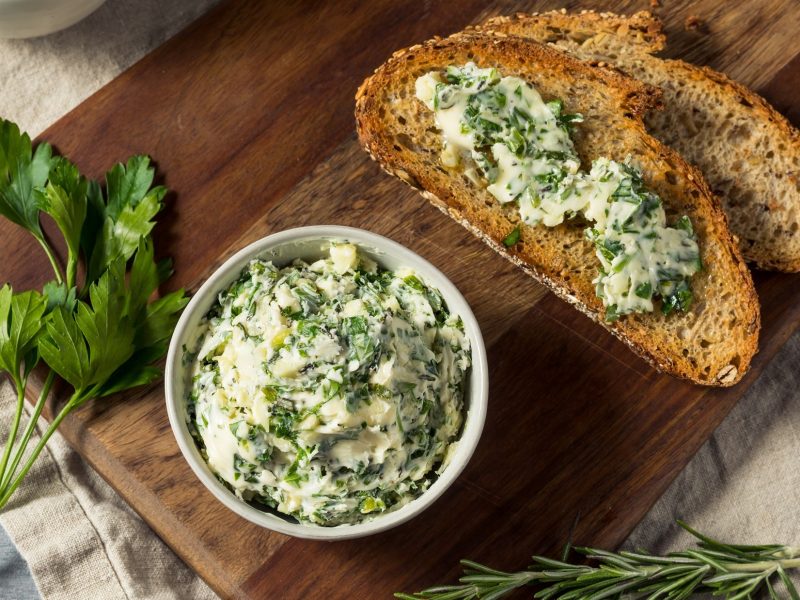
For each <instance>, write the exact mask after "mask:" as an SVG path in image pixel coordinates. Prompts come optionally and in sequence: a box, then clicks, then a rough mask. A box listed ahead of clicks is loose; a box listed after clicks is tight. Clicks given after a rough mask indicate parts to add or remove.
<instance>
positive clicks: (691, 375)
mask: <svg viewBox="0 0 800 600" xmlns="http://www.w3.org/2000/svg"><path fill="white" fill-rule="evenodd" d="M469 61H474V62H475V63H476V64H478V66H480V67H496V68H497V69H498V70H499V71H500V73H501V74H502V75H514V76H518V77H521V78H523V79H525V80H526V81H528V82H529V83H531V84H532V85H533V86H534V87H535V88H536V89H537V90H538V91H539V92H540V93H541V95H542V97H543V98H544V99H545V100H550V99H554V98H558V99H561V100H563V102H564V106H565V110H566V111H567V112H570V113H572V112H577V113H581V114H583V115H584V118H585V121H584V123H582V124H581V125H580V126H578V127H576V131H575V132H574V135H573V139H574V141H575V145H576V149H577V151H578V154H579V155H580V157H581V160H582V161H583V164H584V166H586V165H588V164H590V163H591V161H592V160H593V159H595V158H598V157H608V158H611V159H614V160H618V161H622V160H624V159H625V158H626V156H628V155H630V156H632V157H633V158H634V160H635V161H636V163H638V165H639V166H640V167H641V169H642V173H643V179H644V181H645V183H646V184H647V186H648V187H649V188H650V189H652V190H653V191H655V192H656V193H658V194H659V195H660V197H661V198H662V200H663V202H664V206H665V209H666V211H667V215H668V220H669V222H671V223H672V222H674V221H675V219H677V218H679V217H680V216H681V215H684V214H686V215H688V216H689V217H690V218H691V220H692V223H693V224H694V227H695V231H696V233H697V238H698V243H699V245H700V250H701V256H702V260H703V264H704V265H705V268H704V270H703V271H702V272H700V273H698V274H696V275H695V276H694V277H693V278H692V288H693V291H694V295H695V302H694V304H693V305H692V307H691V309H690V310H689V311H688V312H686V313H673V314H670V315H668V316H664V315H663V314H661V313H660V311H658V310H656V311H655V312H653V313H639V314H630V315H626V316H625V317H623V318H620V319H619V320H618V321H616V322H615V323H606V322H605V321H604V319H603V314H604V309H603V306H602V303H601V302H600V300H599V299H598V298H597V297H596V296H595V291H594V286H593V284H592V280H593V279H594V277H595V276H596V275H597V272H598V266H599V261H598V260H597V258H596V257H595V254H594V248H593V246H592V244H591V243H589V242H588V241H587V240H586V238H585V236H584V233H583V230H584V228H585V224H583V223H577V222H570V223H565V224H564V225H560V226H558V227H553V228H548V227H544V226H541V225H540V226H536V227H529V226H526V225H520V227H521V232H522V234H521V241H520V242H519V243H518V244H516V245H515V246H514V247H513V248H511V249H507V248H505V246H504V245H503V244H502V240H503V238H504V237H505V236H506V235H507V234H508V233H509V232H510V231H511V230H512V229H513V228H514V227H515V226H517V225H518V224H520V219H519V215H518V212H517V209H516V207H514V206H511V205H506V206H501V205H500V204H499V203H498V202H497V201H496V200H495V199H494V198H493V197H492V196H491V195H490V194H489V193H488V192H487V191H486V189H485V188H483V187H481V186H478V185H476V184H474V183H473V182H472V181H471V180H470V179H469V178H468V177H467V176H466V175H464V173H463V172H460V171H453V170H448V169H445V168H444V167H443V166H442V164H441V161H440V152H441V149H442V137H441V134H440V132H439V131H438V129H437V127H436V125H435V122H434V118H433V114H432V113H431V111H429V110H428V109H427V107H425V106H424V105H423V103H422V102H420V101H419V100H418V99H417V98H416V97H415V81H416V79H417V77H419V76H421V75H423V74H425V73H427V72H430V71H432V70H443V69H444V68H446V67H447V66H448V65H463V64H465V63H467V62H469ZM658 97H659V93H658V90H657V89H656V88H652V87H649V86H646V85H644V84H641V83H638V82H636V81H634V80H631V79H629V78H626V77H623V76H621V75H617V74H615V73H611V72H609V71H605V70H602V69H594V68H592V67H591V66H589V65H587V64H586V63H583V62H581V61H578V60H575V59H573V58H570V57H569V56H567V55H564V54H562V53H560V52H557V51H555V50H552V49H550V48H548V47H546V46H542V45H540V44H536V43H532V42H530V41H526V40H523V39H519V38H514V37H498V36H489V35H478V34H471V33H462V34H456V35H454V36H452V37H450V38H448V39H444V40H438V39H437V40H432V41H430V42H427V43H425V44H422V45H419V46H414V47H412V48H408V49H406V50H401V51H399V52H397V53H395V55H394V56H393V57H392V58H391V59H390V60H389V61H387V62H386V63H385V64H384V65H382V66H381V67H379V68H378V69H377V71H376V72H375V74H374V75H373V76H372V77H370V78H369V79H367V80H366V81H365V82H364V83H363V84H362V86H361V88H360V89H359V91H358V94H357V96H356V121H357V128H358V134H359V138H360V139H361V142H362V143H363V145H364V146H365V148H366V149H367V151H368V152H369V153H370V155H371V156H372V157H373V158H374V159H375V160H376V161H377V162H378V163H379V164H380V165H381V166H382V167H383V168H384V169H385V170H386V171H387V172H389V173H391V174H393V175H395V176H397V177H399V178H400V179H402V180H403V181H405V182H407V183H409V184H410V185H412V186H413V187H415V188H417V189H418V190H420V191H421V192H422V194H423V196H425V197H426V198H427V199H428V200H429V201H431V202H432V203H433V204H434V205H435V206H437V207H438V208H440V209H442V210H443V211H445V212H446V213H447V214H449V215H450V216H452V217H453V218H454V219H456V220H457V221H458V222H459V223H461V224H462V225H464V226H465V227H467V228H468V229H470V230H471V231H472V232H474V233H475V234H476V235H478V236H479V237H480V238H481V239H483V240H484V241H486V242H487V243H488V244H489V245H490V246H491V247H492V248H494V249H495V250H496V251H498V252H500V253H501V254H502V255H504V256H505V257H507V258H508V259H510V260H512V261H513V262H514V263H516V264H517V265H519V266H520V267H521V268H523V269H524V270H525V271H526V272H528V273H529V274H531V275H532V276H534V277H535V278H537V279H538V280H539V281H542V282H543V283H545V284H546V285H548V286H549V287H550V288H551V289H552V290H553V291H554V292H555V293H556V294H558V295H559V296H561V297H562V298H564V299H565V300H567V301H568V302H570V303H572V304H573V305H574V306H576V307H577V308H578V309H579V310H581V311H582V312H584V313H585V314H587V315H589V316H590V317H591V318H592V319H594V320H596V321H598V322H600V323H601V324H602V325H603V326H604V327H606V328H607V329H609V330H610V331H611V332H612V333H613V334H614V335H616V336H617V337H618V338H620V339H621V340H622V341H624V342H625V343H626V344H628V346H630V347H631V348H632V349H633V350H634V351H635V352H637V353H638V354H639V355H641V356H642V357H643V358H645V359H646V360H647V361H649V362H650V363H651V364H653V365H654V366H656V367H657V368H659V369H661V370H663V371H666V372H668V373H671V374H673V375H675V376H678V377H682V378H686V379H689V380H691V381H694V382H696V383H700V384H705V385H731V384H733V383H735V382H737V381H739V379H741V377H742V376H743V374H744V373H745V372H746V371H747V369H748V367H749V365H750V361H751V358H752V356H753V354H754V353H755V352H756V349H757V344H758V331H759V326H760V316H759V307H758V301H757V297H756V293H755V290H754V288H753V283H752V280H751V277H750V273H749V271H748V269H747V267H746V266H745V264H744V262H743V261H742V258H741V255H740V253H739V250H738V248H737V247H736V244H735V243H734V241H733V239H732V238H731V235H730V233H729V231H728V228H727V225H726V221H725V217H724V215H723V213H722V211H721V210H720V209H719V206H718V205H717V204H716V203H715V202H714V201H713V199H712V197H711V194H710V192H709V190H708V188H707V187H706V185H705V183H704V181H703V178H702V176H701V175H700V174H699V172H698V171H696V170H695V169H694V168H692V167H690V166H689V165H688V164H687V163H685V162H684V161H683V159H681V157H680V156H679V155H678V154H677V153H675V152H674V151H673V150H671V149H669V148H668V147H666V146H664V145H663V144H661V143H660V142H658V141H657V140H655V139H654V138H652V137H650V136H649V135H648V134H647V133H646V131H645V129H644V125H643V123H642V117H643V115H644V113H645V111H646V110H647V109H648V108H651V107H652V106H654V105H655V104H657V103H658ZM490 276H491V274H489V273H487V278H488V277H490Z"/></svg>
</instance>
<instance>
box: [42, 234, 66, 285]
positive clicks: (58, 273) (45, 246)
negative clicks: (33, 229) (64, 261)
mask: <svg viewBox="0 0 800 600" xmlns="http://www.w3.org/2000/svg"><path fill="white" fill-rule="evenodd" d="M36 239H37V240H39V244H40V245H41V246H42V248H43V249H44V253H45V254H47V258H48V259H49V260H50V264H51V265H52V267H53V272H54V273H55V275H56V282H58V283H63V281H64V273H63V272H62V271H61V265H59V264H58V259H57V258H56V255H55V252H53V249H52V248H51V247H50V244H48V243H47V240H45V239H44V237H39V236H38V235H37V236H36Z"/></svg>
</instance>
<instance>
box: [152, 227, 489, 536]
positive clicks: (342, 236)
mask: <svg viewBox="0 0 800 600" xmlns="http://www.w3.org/2000/svg"><path fill="white" fill-rule="evenodd" d="M314 239H319V241H321V242H324V241H326V240H346V241H348V242H351V243H353V244H355V245H356V246H358V247H363V248H365V249H366V250H370V251H374V253H378V254H385V255H391V256H392V257H393V258H395V259H398V260H401V261H402V262H403V263H406V266H408V267H410V268H412V269H414V270H415V271H416V270H418V269H419V270H421V271H423V272H422V273H421V275H422V276H423V277H426V275H428V276H430V275H432V276H433V278H435V279H438V281H436V284H435V285H434V287H436V288H437V289H438V290H439V292H440V293H441V294H442V297H443V298H444V299H445V301H446V302H447V304H448V307H450V309H451V310H452V311H453V312H456V313H457V314H458V315H459V316H460V317H461V319H462V321H463V323H464V331H465V333H467V335H468V337H469V339H470V344H471V353H472V364H471V371H470V376H469V398H468V399H467V400H468V409H467V415H466V419H465V421H464V425H463V429H462V433H461V437H460V438H459V439H458V440H457V442H456V443H457V444H458V446H457V448H456V450H455V452H454V455H453V458H452V459H451V462H450V464H449V465H448V466H447V468H446V469H444V471H443V472H442V473H441V475H440V476H439V477H438V478H437V479H436V481H434V483H433V484H432V485H431V486H430V488H428V489H427V490H426V491H425V492H424V493H422V494H421V495H420V496H419V497H417V498H415V499H414V500H412V501H410V502H409V503H408V504H406V505H405V506H403V507H401V508H399V509H397V510H396V511H392V512H389V513H387V514H386V515H383V516H378V517H376V518H374V519H372V520H369V521H366V522H363V523H357V524H345V525H337V526H332V527H324V526H319V525H313V524H306V523H296V524H295V523H290V522H288V521H284V520H283V519H281V518H280V517H278V516H276V515H273V514H271V513H268V512H265V511H262V510H259V509H257V508H255V507H253V506H250V505H249V504H247V503H246V502H244V501H243V500H241V499H240V498H238V497H236V496H235V495H234V494H233V493H232V492H230V491H229V490H228V489H227V488H225V487H224V486H223V485H222V483H220V482H219V481H218V480H217V478H216V477H215V476H214V475H213V474H212V472H211V470H210V468H209V466H208V465H207V463H206V462H205V461H204V460H203V458H202V456H201V455H200V452H199V450H198V448H197V446H196V444H195V442H194V440H193V439H192V436H191V434H190V433H189V428H188V427H187V426H186V423H185V420H184V419H183V415H184V413H183V412H182V411H181V407H182V403H183V398H182V397H181V394H179V393H177V392H178V390H177V386H178V385H179V381H178V380H177V379H176V377H183V376H184V373H183V369H184V366H183V364H182V362H183V361H182V353H183V351H182V346H183V341H184V340H185V339H187V334H189V333H191V328H190V327H191V323H190V321H191V320H192V318H193V317H194V316H195V313H196V312H197V311H198V310H200V307H201V306H202V305H203V304H204V303H205V301H206V300H207V299H208V297H209V296H210V295H214V296H216V295H217V294H218V293H219V292H220V291H221V290H222V289H223V287H224V285H223V284H222V282H224V281H225V280H226V279H227V278H228V277H229V276H230V275H231V273H232V272H233V273H239V272H240V271H241V270H242V268H244V266H245V265H246V263H247V262H249V261H250V260H251V259H253V258H257V257H259V256H263V255H264V254H267V253H268V252H269V251H270V250H274V249H276V248H278V247H281V246H284V245H287V244H290V243H302V242H309V241H312V240H314ZM454 304H455V305H460V306H459V309H458V310H455V309H453V308H452V307H453V305H454ZM205 310H208V309H207V308H206V309H205ZM164 392H165V402H166V405H167V414H168V417H169V423H170V428H171V430H172V433H173V436H174V437H175V440H176V442H177V443H178V447H179V448H180V451H181V454H182V455H183V458H184V460H186V462H187V463H188V464H189V467H190V468H191V469H192V471H193V472H194V474H195V476H197V478H198V479H200V481H201V482H202V483H203V485H204V486H205V487H206V489H207V490H208V491H210V492H211V494H212V495H213V496H214V497H215V498H216V499H217V500H219V501H220V502H221V503H222V504H223V505H225V506H226V507H227V508H228V509H230V510H232V511H233V512H234V513H236V514H237V515H239V516H240V517H243V518H244V519H247V520H248V521H250V522H252V523H255V524H256V525H260V526H262V527H264V528H266V529H270V530H272V531H276V532H278V533H282V534H285V535H290V536H293V537H298V538H304V539H314V540H345V539H352V538H356V537H363V536H367V535H372V534H376V533H379V532H382V531H386V530H387V529H391V528H393V527H396V526H398V525H400V524H402V523H405V522H406V521H408V520H410V519H411V518H413V517H415V516H416V515H418V514H420V513H421V512H423V511H424V510H425V509H426V508H428V507H429V506H430V505H431V504H432V503H433V502H435V501H436V500H437V499H438V498H440V497H441V496H442V495H443V494H444V492H445V491H446V490H447V489H448V488H449V487H450V486H451V485H452V484H453V482H454V481H455V480H456V479H457V478H458V476H459V475H460V474H461V472H462V471H463V470H464V468H465V467H466V465H467V463H468V462H469V460H470V458H471V457H472V455H473V453H474V451H475V448H476V447H477V445H478V442H479V440H480V437H481V433H482V431H483V426H484V423H485V420H486V412H487V406H488V397H489V375H488V364H487V357H486V348H485V345H484V342H483V336H482V334H481V330H480V326H479V325H478V321H477V319H476V318H475V315H474V314H473V312H472V309H471V308H470V306H469V304H468V303H467V301H466V299H465V298H464V296H463V295H462V294H461V292H460V291H459V290H458V288H456V286H455V285H454V284H453V283H452V282H451V281H450V279H449V278H448V277H447V276H446V275H444V274H443V273H442V272H441V271H440V270H439V269H437V268H436V267H435V266H434V265H432V264H431V263H430V262H428V261H427V260H426V259H424V258H423V257H421V256H420V255H418V254H417V253H415V252H413V251H412V250H410V249H408V248H406V247H405V246H403V245H401V244H399V243H397V242H395V241H394V240H391V239H389V238H387V237H385V236H382V235H379V234H377V233H373V232H371V231H368V230H365V229H359V228H355V227H348V226H343V225H312V226H305V227H295V228H291V229H286V230H283V231H279V232H276V233H272V234H269V235H267V236H265V237H263V238H261V239H259V240H256V241H254V242H252V243H250V244H248V245H247V246H245V247H244V248H242V249H241V250H238V251H237V252H235V253H234V254H233V255H232V256H230V257H229V258H227V259H226V260H225V261H224V262H223V263H222V264H221V265H220V266H219V267H217V268H216V269H214V271H213V272H212V273H211V275H210V276H209V277H208V278H207V279H206V280H205V281H204V282H203V284H202V285H201V286H200V288H199V289H198V290H197V292H196V293H195V294H194V295H193V296H192V298H191V300H190V301H189V303H188V304H187V306H186V308H185V309H184V310H183V313H182V314H181V316H180V319H179V320H178V323H177V325H176V327H175V331H174V332H173V335H172V338H171V340H170V344H169V350H168V352H167V361H166V369H165V374H164Z"/></svg>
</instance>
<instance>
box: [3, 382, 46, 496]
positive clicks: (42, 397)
mask: <svg viewBox="0 0 800 600" xmlns="http://www.w3.org/2000/svg"><path fill="white" fill-rule="evenodd" d="M55 379H56V374H55V372H54V371H50V372H49V373H48V374H47V378H46V379H45V380H44V385H43V386H42V391H41V393H40V394H39V398H38V399H37V400H36V404H35V405H34V407H33V413H32V414H31V418H30V420H29V421H28V426H27V427H26V428H25V432H24V433H23V434H22V440H20V442H19V444H18V445H17V448H16V450H15V452H14V459H13V460H12V461H11V465H10V466H9V467H8V471H5V470H4V469H3V470H0V475H2V478H0V493H2V492H3V491H4V490H5V488H6V486H7V485H8V482H9V481H11V478H12V477H13V476H14V472H15V471H16V470H17V465H18V464H19V461H21V460H22V455H23V454H25V448H26V447H27V446H28V440H30V439H31V435H33V430H34V429H35V428H36V423H37V422H38V421H39V415H41V414H42V409H43V408H44V405H45V402H46V401H47V397H48V396H49V395H50V389H51V388H52V387H53V382H54V381H55Z"/></svg>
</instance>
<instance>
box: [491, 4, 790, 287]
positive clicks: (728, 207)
mask: <svg viewBox="0 0 800 600" xmlns="http://www.w3.org/2000/svg"><path fill="white" fill-rule="evenodd" d="M479 29H480V30H484V31H487V32H499V33H505V34H510V35H518V36H522V37H526V38H530V39H532V40H534V41H537V42H542V43H551V44H554V45H556V46H557V47H558V48H559V49H560V50H563V51H565V52H568V53H570V54H572V55H574V56H575V57H577V58H580V59H581V60H586V61H590V62H592V63H595V64H597V63H600V64H609V65H612V66H614V67H615V68H617V69H619V70H621V71H622V72H623V73H624V74H626V75H629V76H631V77H634V78H636V79H638V80H639V81H643V82H645V83H648V84H651V85H655V86H658V87H659V88H660V89H661V90H662V103H663V107H662V109H661V110H653V111H649V112H648V114H647V115H646V116H645V123H646V125H647V129H648V131H650V133H652V135H654V136H655V137H657V138H658V139H659V140H661V141H662V142H664V143H665V144H667V145H669V146H670V147H672V148H674V149H675V150H677V151H678V152H679V153H680V154H681V156H683V157H684V158H685V159H686V160H688V161H689V162H690V163H692V164H694V165H697V166H698V167H699V168H700V170H701V171H702V172H703V175H704V176H705V178H706V180H707V181H708V183H709V185H710V186H711V189H712V190H713V191H714V192H715V193H716V194H718V195H719V197H720V199H721V201H722V205H723V208H724V210H725V212H726V214H727V216H728V222H729V224H730V228H731V230H732V231H733V233H734V234H735V235H736V236H737V238H738V241H739V247H740V249H741V251H742V254H743V255H744V258H745V260H747V261H748V262H751V263H752V264H753V265H755V266H757V267H759V268H762V269H774V270H777V271H790V272H794V271H800V132H798V130H797V129H795V128H794V127H792V125H791V124H790V123H789V122H788V121H787V120H786V118H785V117H783V116H782V115H781V114H779V113H778V112H777V111H776V110H775V109H773V108H772V107H771V106H770V105H769V104H768V103H767V102H766V101H765V100H764V99H763V98H761V96H759V95H758V94H756V93H755V92H753V91H751V90H749V89H747V88H746V87H744V86H743V85H740V84H738V83H736V82H735V81H733V80H731V79H730V78H728V77H726V76H725V75H723V74H722V73H719V72H717V71H714V70H712V69H709V68H706V67H697V66H695V65H691V64H689V63H686V62H684V61H681V60H667V59H662V58H658V57H656V56H652V54H653V53H654V52H657V51H659V50H661V49H663V47H664V43H665V38H664V36H663V35H662V34H661V22H660V21H659V20H658V19H656V18H654V17H652V16H651V15H650V14H649V13H647V12H640V13H636V14H634V15H631V16H629V17H626V16H621V15H615V14H611V13H603V14H599V13H593V12H582V13H567V12H563V11H553V12H548V13H542V14H534V15H517V16H516V17H511V18H509V17H498V18H495V19H491V20H489V21H488V22H487V23H486V24H484V25H483V26H481V27H480V28H479Z"/></svg>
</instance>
